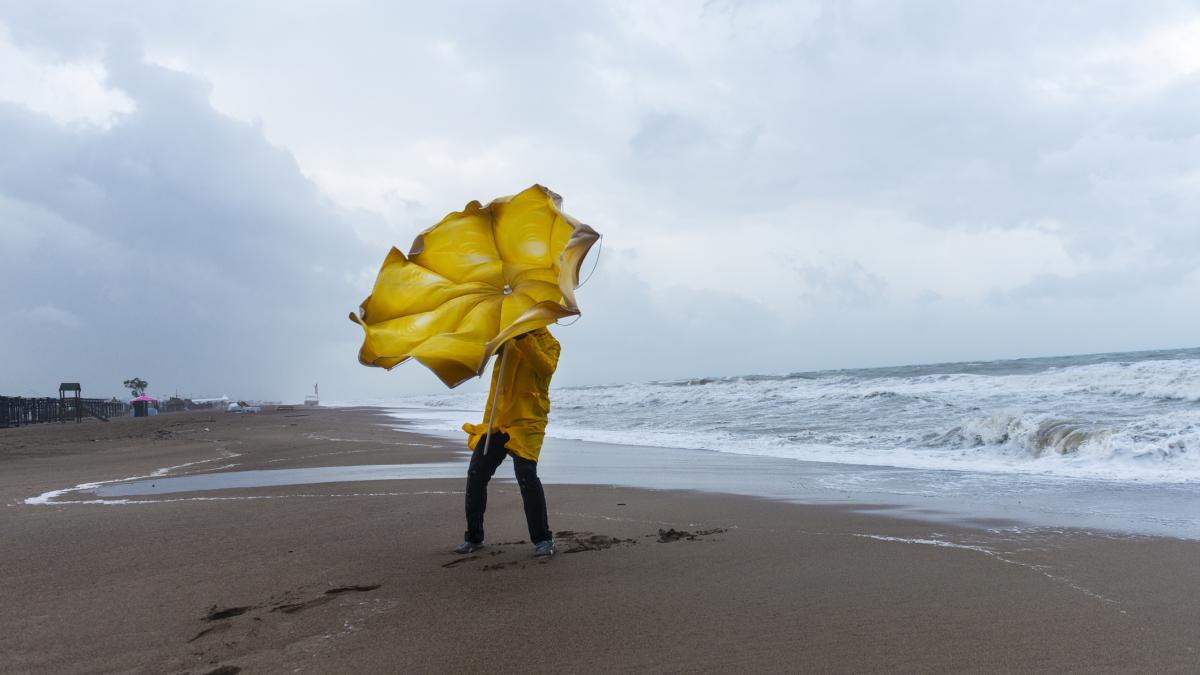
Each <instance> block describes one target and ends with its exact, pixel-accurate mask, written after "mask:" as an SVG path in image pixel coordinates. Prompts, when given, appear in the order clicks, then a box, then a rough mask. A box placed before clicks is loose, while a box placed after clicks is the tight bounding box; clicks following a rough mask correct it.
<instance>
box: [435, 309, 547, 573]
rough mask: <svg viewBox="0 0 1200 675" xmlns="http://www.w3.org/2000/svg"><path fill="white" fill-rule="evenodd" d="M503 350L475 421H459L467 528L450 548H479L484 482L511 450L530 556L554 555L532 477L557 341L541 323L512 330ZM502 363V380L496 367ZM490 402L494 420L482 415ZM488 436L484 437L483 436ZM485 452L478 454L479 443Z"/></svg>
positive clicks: (540, 492) (540, 494)
mask: <svg viewBox="0 0 1200 675" xmlns="http://www.w3.org/2000/svg"><path fill="white" fill-rule="evenodd" d="M502 349H503V350H504V352H506V353H505V354H502V355H501V359H499V360H498V361H497V365H496V366H495V367H494V368H493V369H492V386H491V391H490V392H489V393H488V400H487V405H486V406H484V409H483V414H484V419H483V422H481V423H480V424H469V423H468V424H464V425H463V431H465V432H467V433H468V434H469V437H468V440H467V445H468V447H470V448H472V449H473V450H474V453H473V454H472V455H471V464H470V466H469V468H468V469H467V499H466V502H467V504H466V506H467V531H466V533H464V535H463V543H462V544H459V546H458V547H457V548H455V549H454V552H455V553H459V554H467V553H473V552H475V551H478V550H479V549H480V548H482V547H483V513H484V511H485V510H486V509H487V485H488V481H490V480H491V478H492V475H493V474H495V473H496V469H497V468H498V467H499V466H500V463H501V462H503V461H504V456H505V455H512V458H513V470H514V472H515V473H516V475H517V484H518V485H519V486H520V488H521V500H522V501H523V502H524V504H525V522H526V524H527V525H528V526H529V540H530V541H531V542H532V543H533V545H534V554H533V555H534V557H535V558H549V557H551V556H553V555H554V535H553V534H552V533H551V532H550V523H549V518H548V516H547V515H546V495H545V492H543V490H542V481H541V480H539V479H538V475H537V462H538V454H539V453H540V452H541V449H542V438H543V437H544V436H545V432H546V418H547V416H548V415H549V414H550V378H551V377H552V376H553V375H554V370H555V368H557V367H558V355H559V351H560V346H559V344H558V340H555V339H554V336H553V335H551V334H550V331H548V330H546V329H545V328H538V329H537V330H533V331H530V332H528V333H524V334H522V335H518V336H517V337H515V338H513V339H512V340H509V341H508V342H507V343H505V344H504V346H503V347H502ZM501 363H503V365H504V368H503V371H504V372H503V376H504V377H503V381H501V372H500V371H501V367H500V364H501ZM493 401H494V402H495V405H496V415H495V425H494V428H489V426H488V417H489V414H490V411H491V410H492V404H493ZM489 434H490V435H491V440H490V442H489V441H488V435H489ZM485 447H486V448H487V453H486V454H484V448H485Z"/></svg>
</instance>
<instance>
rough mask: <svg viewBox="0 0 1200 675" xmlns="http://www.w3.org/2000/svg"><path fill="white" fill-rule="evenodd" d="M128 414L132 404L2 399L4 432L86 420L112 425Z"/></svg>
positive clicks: (0, 411) (0, 425) (99, 400)
mask: <svg viewBox="0 0 1200 675" xmlns="http://www.w3.org/2000/svg"><path fill="white" fill-rule="evenodd" d="M77 406H78V407H77ZM128 412H129V404H128V403H123V402H121V401H113V400H106V399H102V398H81V399H73V398H68V399H65V400H64V399H59V398H50V397H44V398H23V397H19V396H0V428H3V427H18V426H22V425H25V424H42V423H45V422H75V421H78V420H80V419H82V418H84V417H95V418H98V419H101V420H104V421H108V419H109V418H110V417H121V416H124V415H126V414H128Z"/></svg>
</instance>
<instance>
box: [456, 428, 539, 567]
mask: <svg viewBox="0 0 1200 675" xmlns="http://www.w3.org/2000/svg"><path fill="white" fill-rule="evenodd" d="M486 441H487V437H486V436H485V437H484V438H481V439H479V443H477V444H476V445H475V452H474V453H473V454H472V455H471V465H470V467H469V468H468V469H467V531H466V533H464V534H463V539H465V540H466V541H470V542H474V543H476V544H482V543H483V512H484V511H486V510H487V485H488V481H490V480H491V479H492V476H493V475H494V474H495V473H496V469H497V468H498V467H499V466H500V464H501V463H502V462H503V461H504V457H505V455H507V454H508V448H507V447H506V446H507V445H508V434H505V433H499V434H493V435H492V442H491V444H490V445H489V446H488V452H487V455H486V456H485V455H484V454H483V447H484V444H485V442H486ZM513 471H514V472H515V473H516V474H517V485H519V486H520V488H521V501H523V502H524V503H525V524H526V525H528V526H529V541H531V542H533V543H534V544H536V543H538V542H542V541H546V540H548V539H553V538H554V535H553V534H551V533H550V522H549V518H548V517H547V515H546V493H545V492H544V491H543V490H542V481H541V480H539V479H538V475H537V462H535V461H533V460H530V459H525V458H523V457H517V456H515V455H514V456H513Z"/></svg>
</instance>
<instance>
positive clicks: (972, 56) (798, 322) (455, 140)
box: [0, 0, 1200, 401]
mask: <svg viewBox="0 0 1200 675" xmlns="http://www.w3.org/2000/svg"><path fill="white" fill-rule="evenodd" d="M400 4H402V3H393V2H337V3H332V2H331V3H324V4H323V5H322V4H321V3H296V2H258V3H244V2H170V3H164V2H150V1H147V2H112V1H107V2H106V1H97V2H88V3H80V2H74V1H64V2H23V1H20V0H18V1H10V0H0V394H4V393H7V394H43V395H44V394H49V393H53V392H54V391H55V390H56V389H57V385H58V383H59V382H60V381H81V382H82V383H83V385H84V394H85V395H97V396H98V395H110V394H115V393H119V391H120V382H121V380H123V379H126V378H128V377H132V376H135V375H137V376H141V377H143V378H145V379H147V380H149V381H150V383H151V392H152V393H156V394H170V393H174V392H175V391H176V390H178V391H179V392H180V393H181V394H184V395H188V396H207V395H221V394H228V395H230V396H234V397H243V398H267V399H282V400H292V401H295V400H298V399H299V398H301V397H302V396H303V395H304V394H305V393H307V390H308V388H309V387H311V385H312V383H313V382H317V381H319V382H320V383H321V385H322V394H323V398H325V399H338V400H346V399H362V398H370V397H380V396H389V395H400V394H404V393H413V392H426V391H428V392H435V391H439V390H441V388H442V387H441V385H440V383H438V381H437V380H436V379H434V378H433V377H432V376H431V375H430V374H428V373H427V372H426V371H425V370H424V369H423V368H421V367H420V366H419V365H417V364H406V365H404V366H401V367H400V368H397V369H396V370H393V371H391V372H385V371H382V370H378V369H368V368H365V367H362V366H360V365H358V363H357V360H356V356H357V350H358V346H359V345H360V343H361V329H360V328H359V327H357V326H355V325H354V324H352V323H351V322H350V321H348V320H347V319H346V315H347V313H348V312H350V311H351V310H354V309H356V308H357V306H358V303H359V302H360V301H361V300H362V299H363V298H364V297H365V296H366V295H367V294H368V293H369V292H370V289H371V285H372V281H373V279H374V277H375V273H376V272H377V270H378V267H379V264H380V263H381V262H382V260H383V258H384V255H385V254H386V253H387V250H388V248H389V247H390V246H392V245H396V246H398V247H399V248H401V249H402V250H407V249H408V246H409V244H410V243H411V241H412V238H413V236H414V235H415V234H416V233H417V232H418V231H420V230H421V229H424V228H425V227H427V226H428V225H431V224H432V223H434V222H436V221H437V220H438V219H440V218H441V216H443V215H444V214H445V213H447V212H449V211H452V210H457V209H460V208H462V206H463V205H464V204H465V203H466V202H467V201H469V200H472V199H479V200H481V201H487V200H489V199H491V198H494V197H497V196H500V195H506V194H512V193H514V192H517V191H520V190H521V189H523V188H525V187H528V186H529V185H531V184H533V183H542V184H544V185H547V186H549V187H550V188H552V189H553V190H555V191H556V192H559V193H560V194H562V195H563V197H564V208H565V210H566V211H567V212H568V213H570V214H572V215H574V216H575V217H577V218H579V219H580V220H582V221H584V222H587V223H589V224H590V225H592V226H593V227H595V228H596V229H597V230H599V231H600V232H602V233H603V234H604V235H605V241H604V249H603V254H602V255H601V256H600V261H599V265H598V267H597V269H596V272H595V275H594V276H593V277H592V278H591V279H590V281H589V282H588V283H587V284H586V285H585V286H584V288H583V289H581V290H580V292H579V295H578V298H579V302H580V305H581V307H582V309H583V317H582V318H581V319H580V320H579V321H578V322H577V323H576V324H574V325H572V326H569V327H562V328H559V329H555V333H556V335H558V337H559V338H560V340H561V341H562V342H563V346H564V354H563V358H562V361H561V364H560V369H559V373H558V375H557V376H556V381H555V382H556V384H558V385H563V386H565V385H578V384H590V383H602V382H621V381H630V380H649V379H663V378H677V377H694V376H704V375H733V374H744V373H751V372H776V373H778V372H790V371H798V370H810V369H823V368H834V367H851V366H870V365H888V364H904V363H917V362H933V361H951V360H962V359H992V358H1001V357H1017V356H1038V355H1053V354H1067V353H1084V352H1096V351H1117V350H1134V349H1148V348H1160V347H1183V346H1196V345H1200V311H1197V309H1198V308H1197V303H1198V299H1200V269H1198V267H1200V266H1198V265H1197V262H1198V261H1200V8H1198V7H1197V5H1196V3H1187V2H1149V1H1147V2H1138V3H1130V2H1125V1H1121V2H1102V1H1100V0H1097V1H1094V2H1087V3H1066V2H1061V3H1059V2H1055V3H1047V2H1011V1H1009V2H994V3H989V2H970V3H965V2H941V1H936V2H933V1H931V2H917V1H913V2H894V1H888V2H781V3H775V2H721V1H717V0H710V1H709V2H611V3H584V2H579V3H574V2H571V3H567V2H562V3H538V2H523V3H511V2H496V3H465V4H459V3H451V2H440V3H411V6H410V7H407V8H403V9H402V8H399V7H398V5H400ZM590 264H591V263H590V262H589V264H588V266H590ZM585 271H586V266H585ZM477 386H478V385H477V384H475V383H471V384H468V385H464V387H468V388H469V387H477Z"/></svg>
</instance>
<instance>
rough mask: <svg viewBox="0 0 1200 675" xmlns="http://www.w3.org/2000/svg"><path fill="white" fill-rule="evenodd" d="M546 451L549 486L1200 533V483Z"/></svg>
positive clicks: (644, 451) (659, 451) (1117, 530)
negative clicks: (605, 487) (697, 493)
mask: <svg viewBox="0 0 1200 675" xmlns="http://www.w3.org/2000/svg"><path fill="white" fill-rule="evenodd" d="M357 409H363V410H378V411H380V412H382V413H383V414H385V415H387V416H388V417H389V418H391V419H392V420H393V421H394V423H395V424H396V425H397V427H396V428H397V429H401V430H403V431H405V432H410V433H419V434H424V435H428V436H430V437H432V438H436V439H439V440H440V441H442V442H447V443H451V444H454V443H458V442H460V439H461V434H459V433H456V432H451V431H446V432H442V431H435V430H428V429H421V428H417V426H416V425H415V424H414V423H413V422H411V421H407V420H405V418H404V417H403V414H404V412H405V409H398V408H390V407H384V406H378V407H375V406H358V408H357ZM417 410H420V409H417ZM545 448H546V453H545V456H544V458H543V461H542V462H541V466H540V467H539V469H540V473H541V475H542V476H543V479H544V480H545V481H546V482H549V483H557V484H564V485H613V486H620V487H630V488H642V489H654V490H660V489H669V490H679V489H682V490H699V491H702V492H709V493H714V494H733V495H741V496H747V497H760V498H766V499H772V500H777V501H784V502H789V503H797V504H852V505H861V506H862V508H864V509H867V510H871V511H874V512H879V513H887V514H891V515H894V516H895V517H899V518H910V519H916V520H923V521H927V522H934V523H941V524H949V525H960V526H965V527H976V526H978V527H1000V526H1004V527H1012V528H1071V529H1078V530H1085V531H1094V532H1097V533H1107V534H1112V535H1131V536H1164V537H1173V538H1179V539H1187V540H1200V485H1196V484H1194V483H1165V484H1164V483H1141V482H1134V481H1116V480H1107V479H1090V478H1077V477H1065V476H1057V475H1039V474H1025V473H1006V472H986V471H977V470H963V469H919V468H906V467H892V466H879V465H871V464H849V463H833V462H820V461H810V460H800V459H790V458H783V457H771V456H765V455H753V454H743V453H737V452H722V451H718V450H709V449H691V448H687V449H685V448H670V447H663V446H657V445H627V444H614V443H603V442H598V441H585V440H574V439H564V438H556V437H550V436H547V438H546V441H545ZM1189 514H1190V515H1189Z"/></svg>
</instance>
